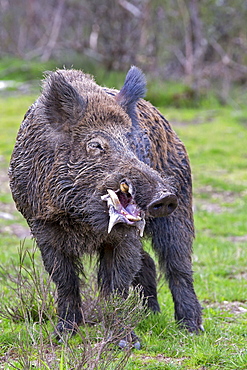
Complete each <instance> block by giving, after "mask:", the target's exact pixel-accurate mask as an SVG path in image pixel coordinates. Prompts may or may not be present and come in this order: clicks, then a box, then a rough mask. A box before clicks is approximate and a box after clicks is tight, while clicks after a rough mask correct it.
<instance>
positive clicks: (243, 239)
mask: <svg viewBox="0 0 247 370" xmlns="http://www.w3.org/2000/svg"><path fill="white" fill-rule="evenodd" d="M227 240H229V241H230V242H233V243H245V242H247V235H241V236H228V237H227Z"/></svg>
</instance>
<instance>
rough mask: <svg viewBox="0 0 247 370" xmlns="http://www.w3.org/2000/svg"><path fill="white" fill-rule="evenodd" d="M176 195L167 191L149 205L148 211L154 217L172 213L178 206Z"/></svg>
mask: <svg viewBox="0 0 247 370" xmlns="http://www.w3.org/2000/svg"><path fill="white" fill-rule="evenodd" d="M177 205H178V201H177V197H176V195H174V194H172V193H165V194H164V195H162V196H161V197H160V198H159V199H156V200H155V201H153V202H152V203H150V204H149V205H148V213H149V214H150V216H153V217H164V216H168V215H170V214H171V213H172V212H173V211H175V209H176V208H177Z"/></svg>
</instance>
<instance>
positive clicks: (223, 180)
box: [0, 83, 247, 370]
mask: <svg viewBox="0 0 247 370" xmlns="http://www.w3.org/2000/svg"><path fill="white" fill-rule="evenodd" d="M106 85H107V83H106ZM36 97H37V95H36V96H33V95H32V96H25V95H23V96H12V97H7V98H3V97H2V98H0V111H1V120H0V130H1V141H0V171H1V179H2V182H1V189H0V190H1V192H0V205H1V210H0V211H1V212H5V213H8V214H10V215H12V217H14V218H13V219H6V218H0V232H1V238H0V260H1V265H2V266H3V268H4V270H2V275H1V276H0V291H1V302H2V306H4V305H5V306H6V305H7V306H9V307H17V308H19V309H20V310H22V311H21V312H23V313H24V317H23V319H22V320H11V319H10V318H9V317H7V318H6V317H2V318H1V319H0V367H1V368H2V369H16V368H17V369H24V368H25V369H31V368H36V369H59V370H60V369H70V368H71V367H70V364H71V363H73V361H75V359H76V358H77V359H80V358H82V356H84V355H86V354H85V348H90V350H91V351H93V349H95V348H97V343H98V344H99V343H102V342H101V339H102V333H104V331H102V330H103V329H102V325H100V324H98V325H95V326H93V327H88V326H86V327H85V328H82V333H84V334H83V335H84V337H83V336H81V335H78V336H76V337H74V338H72V339H71V340H70V341H69V343H65V344H58V343H54V342H53V341H52V338H51V336H50V334H49V333H51V332H52V330H53V326H52V322H53V319H54V312H53V311H52V310H51V311H49V309H48V308H47V310H48V312H49V315H50V316H49V317H50V318H51V320H48V321H45V322H42V324H41V322H39V320H38V321H37V320H36V321H35V320H34V321H32V320H31V321H28V320H27V318H26V317H25V312H26V313H27V312H28V310H29V311H31V310H32V309H34V310H36V312H37V311H39V310H40V309H41V308H40V307H42V304H43V303H44V302H43V301H42V297H41V298H40V297H39V295H38V293H37V290H35V289H36V288H35V289H34V288H32V285H25V287H26V288H25V289H26V292H28V293H30V295H25V294H24V297H26V299H27V301H23V302H22V304H23V307H22V305H21V304H20V299H19V298H20V297H19V295H18V294H20V292H19V293H18V292H14V291H13V288H15V287H16V285H15V284H16V282H15V281H13V282H11V283H9V279H8V275H7V274H8V273H10V274H12V276H19V275H18V273H19V272H20V271H19V270H18V266H20V265H21V266H24V270H22V272H23V271H24V276H25V273H27V275H28V274H29V272H30V269H32V267H33V265H34V267H35V269H36V270H37V271H41V270H42V269H41V260H40V256H39V253H38V252H37V253H36V254H35V258H34V260H33V261H32V259H31V260H30V258H28V256H26V258H25V259H24V260H23V261H21V263H20V256H19V254H18V248H19V246H20V238H19V237H18V235H16V234H17V232H16V225H21V227H22V228H24V229H25V227H26V223H25V221H24V220H23V219H22V217H21V216H20V214H19V213H18V212H17V211H16V210H15V209H14V206H13V202H12V199H11V196H10V193H9V190H8V186H7V175H6V173H7V167H8V161H9V158H10V155H11V151H12V149H13V146H14V142H15V137H16V133H17V130H18V127H19V124H20V122H21V120H22V118H23V115H24V113H25V112H26V110H27V108H28V106H29V105H30V104H31V103H32V102H33V101H34V100H35V98H36ZM162 113H163V114H164V115H165V116H166V117H167V118H168V119H169V121H170V122H173V123H174V124H173V127H174V128H175V130H176V132H177V133H178V134H179V136H180V138H181V139H182V140H183V141H184V143H185V144H186V147H187V149H188V152H189V155H190V159H191V165H192V170H193V179H194V207H195V224H196V240H195V243H194V256H193V259H194V265H193V267H194V272H195V273H194V278H195V290H196V292H197V294H198V297H199V300H200V301H201V302H202V305H203V307H204V327H205V333H202V334H201V335H198V336H196V335H189V334H188V333H186V332H184V331H180V330H179V329H178V328H177V326H176V324H175V323H174V320H173V303H172V299H171V295H170V292H169V290H168V288H167V285H166V284H165V282H164V281H163V280H162V279H161V280H160V282H159V301H160V304H161V309H162V313H161V314H160V315H149V316H148V317H147V318H145V319H144V320H143V321H142V322H140V323H139V324H138V327H137V330H136V331H137V333H138V335H139V336H140V337H141V338H142V349H141V350H140V351H136V350H133V351H132V352H131V353H127V354H126V356H127V357H124V355H125V353H123V351H119V350H115V349H113V350H111V351H110V353H111V357H112V358H114V359H115V360H114V361H115V362H114V361H111V362H108V363H107V361H108V360H107V355H106V354H103V355H102V356H103V357H104V356H106V358H105V362H104V364H106V363H107V367H105V368H107V369H114V368H120V364H119V363H120V361H125V360H126V361H127V364H125V366H124V368H126V369H128V370H134V369H149V370H150V369H177V370H179V369H180V370H182V369H184V370H185V369H200V370H202V369H203V370H205V369H215V370H216V369H217V370H218V369H224V370H225V369H242V370H244V369H246V368H247V350H246V341H247V334H246V333H247V331H246V329H247V326H246V322H247V298H246V291H247V281H246V280H247V271H246V260H247V249H246V242H247V222H246V221H247V216H246V215H247V191H246V189H247V171H246V168H247V155H246V143H247V130H246V128H247V127H246V120H247V110H244V109H242V110H241V109H238V110H233V109H230V108H229V107H226V108H224V109H214V110H205V109H192V108H190V109H185V108H183V109H174V108H167V109H164V108H163V109H162ZM32 245H33V242H32V241H31V240H30V239H29V238H27V240H26V241H25V247H26V248H27V249H29V250H31V249H32ZM147 247H148V246H147ZM14 266H15V267H14ZM18 271H19V272H18ZM31 271H32V270H31ZM41 277H42V279H43V273H41ZM29 278H30V274H29ZM46 279H47V278H46ZM89 282H90V281H89ZM27 287H29V288H27ZM32 289H34V293H35V296H34V300H33V301H32V299H33V298H32V294H31V293H32ZM52 289H53V287H52V288H51V291H52ZM24 293H25V292H24ZM21 294H22V293H21ZM36 296H37V299H36V300H35V297H36ZM18 297H19V298H18ZM31 298H32V299H31ZM22 299H23V296H22ZM28 302H29V305H30V306H28ZM30 302H32V306H31V304H30ZM40 305H41V306H40ZM34 316H35V315H34ZM84 338H86V339H84ZM96 338H97V339H96ZM85 340H86V344H85ZM90 346H91V347H90ZM108 353H109V351H108ZM87 355H88V354H87ZM49 356H50V357H49ZM117 361H118V365H117ZM114 364H115V365H114ZM117 366H118V367H117ZM75 368H76V367H75ZM83 368H90V367H89V365H88V367H83ZM91 368H93V367H91ZM95 368H96V367H95ZM101 368H104V367H103V365H102V367H101Z"/></svg>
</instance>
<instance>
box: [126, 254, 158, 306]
mask: <svg viewBox="0 0 247 370" xmlns="http://www.w3.org/2000/svg"><path fill="white" fill-rule="evenodd" d="M132 284H133V286H140V287H141V288H142V293H143V295H144V298H146V299H147V306H148V307H149V308H150V309H151V310H152V311H153V312H159V311H160V307H159V303H158V300H157V282H156V269H155V263H154V261H153V259H152V258H151V257H150V255H149V254H148V253H147V252H145V251H142V267H141V269H140V270H139V271H138V273H137V275H136V276H135V278H134V280H133V282H132Z"/></svg>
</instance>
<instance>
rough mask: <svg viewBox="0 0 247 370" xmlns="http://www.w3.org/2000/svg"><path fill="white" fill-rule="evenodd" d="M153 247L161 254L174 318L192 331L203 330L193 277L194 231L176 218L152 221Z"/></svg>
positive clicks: (161, 264)
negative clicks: (171, 298) (170, 294)
mask: <svg viewBox="0 0 247 370" xmlns="http://www.w3.org/2000/svg"><path fill="white" fill-rule="evenodd" d="M151 228H152V237H153V247H154V249H155V250H156V251H157V252H158V255H159V262H160V267H161V268H162V269H163V270H164V272H165V274H166V278H167V280H168V283H169V288H170V290H171V293H172V296H173V301H174V308H175V319H176V320H177V321H178V322H179V323H180V325H181V326H184V327H186V328H187V329H188V330H189V331H191V332H196V333H197V332H199V329H200V330H203V327H202V319H201V306H200V304H199V302H198V300H197V297H196V294H195V291H194V287H193V277H192V266H191V253H192V240H193V232H191V231H190V229H189V228H188V229H187V230H186V225H185V224H182V223H181V224H179V220H178V219H176V218H175V217H174V218H173V217H169V218H158V219H155V220H153V221H152V226H151Z"/></svg>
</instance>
